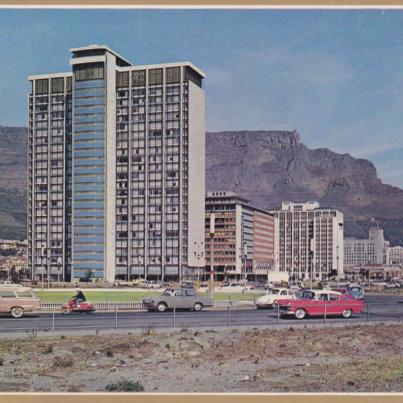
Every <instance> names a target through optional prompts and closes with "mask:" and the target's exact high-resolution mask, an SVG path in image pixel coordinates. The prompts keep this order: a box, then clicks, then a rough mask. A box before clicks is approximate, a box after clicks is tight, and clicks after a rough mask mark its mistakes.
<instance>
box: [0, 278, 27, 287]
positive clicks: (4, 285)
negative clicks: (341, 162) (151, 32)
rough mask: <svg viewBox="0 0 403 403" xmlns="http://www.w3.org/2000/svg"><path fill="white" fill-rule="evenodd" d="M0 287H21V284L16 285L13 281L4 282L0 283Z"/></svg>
mask: <svg viewBox="0 0 403 403" xmlns="http://www.w3.org/2000/svg"><path fill="white" fill-rule="evenodd" d="M0 287H13V288H15V287H22V285H21V284H16V283H14V282H13V281H9V280H5V281H3V282H1V283H0Z"/></svg>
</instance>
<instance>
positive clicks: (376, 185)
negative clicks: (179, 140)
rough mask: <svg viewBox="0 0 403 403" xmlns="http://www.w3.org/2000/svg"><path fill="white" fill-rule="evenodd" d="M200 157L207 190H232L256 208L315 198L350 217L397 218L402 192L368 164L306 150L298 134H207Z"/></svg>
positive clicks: (322, 150)
mask: <svg viewBox="0 0 403 403" xmlns="http://www.w3.org/2000/svg"><path fill="white" fill-rule="evenodd" d="M206 158H207V161H206V165H207V172H206V178H207V188H208V189H209V190H217V189H228V190H233V191H236V192H237V193H239V194H240V195H242V196H245V197H246V198H249V199H250V200H251V201H253V202H254V203H255V204H257V205H259V206H261V207H269V208H277V207H279V206H280V204H281V201H283V200H291V201H306V200H317V201H319V202H320V203H321V204H322V205H324V206H332V207H335V208H339V209H341V210H342V211H343V212H344V213H345V214H347V215H348V216H350V217H351V216H355V217H357V216H362V217H368V216H371V215H372V216H380V217H384V218H397V217H399V218H400V217H403V190H401V189H398V188H396V187H393V186H389V185H385V184H383V183H382V182H381V180H380V179H379V178H378V177H377V174H376V169H375V167H374V165H373V164H372V163H371V162H369V161H367V160H363V159H356V158H353V157H352V156H350V155H349V154H336V153H334V152H332V151H330V150H328V149H325V148H320V149H316V150H310V149H309V148H307V147H306V146H305V145H303V144H302V143H300V136H299V134H298V132H286V131H282V132H279V131H256V132H248V131H240V132H219V133H207V140H206Z"/></svg>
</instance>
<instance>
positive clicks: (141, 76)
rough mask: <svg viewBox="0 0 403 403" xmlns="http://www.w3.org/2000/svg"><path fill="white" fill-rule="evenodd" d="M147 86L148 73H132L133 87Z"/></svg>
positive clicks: (141, 71)
mask: <svg viewBox="0 0 403 403" xmlns="http://www.w3.org/2000/svg"><path fill="white" fill-rule="evenodd" d="M142 85H146V71H145V70H140V71H132V86H133V87H138V86H142Z"/></svg>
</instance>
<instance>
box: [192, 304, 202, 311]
mask: <svg viewBox="0 0 403 403" xmlns="http://www.w3.org/2000/svg"><path fill="white" fill-rule="evenodd" d="M202 308H203V305H202V304H201V303H200V302H196V303H195V304H194V306H193V309H194V310H195V311H196V312H199V311H201V310H202Z"/></svg>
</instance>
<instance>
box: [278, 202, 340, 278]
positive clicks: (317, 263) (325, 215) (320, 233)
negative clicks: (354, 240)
mask: <svg viewBox="0 0 403 403" xmlns="http://www.w3.org/2000/svg"><path fill="white" fill-rule="evenodd" d="M272 213H273V214H274V215H275V236H274V239H275V267H276V270H278V271H280V272H288V273H289V275H290V278H291V279H295V280H306V279H310V278H312V279H314V280H321V279H325V278H328V277H329V276H331V275H333V276H336V275H338V276H340V277H342V276H343V213H341V212H340V211H338V210H334V209H331V208H324V207H320V205H319V203H318V202H312V201H308V202H306V203H293V202H283V203H282V205H281V209H280V210H274V211H272Z"/></svg>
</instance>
